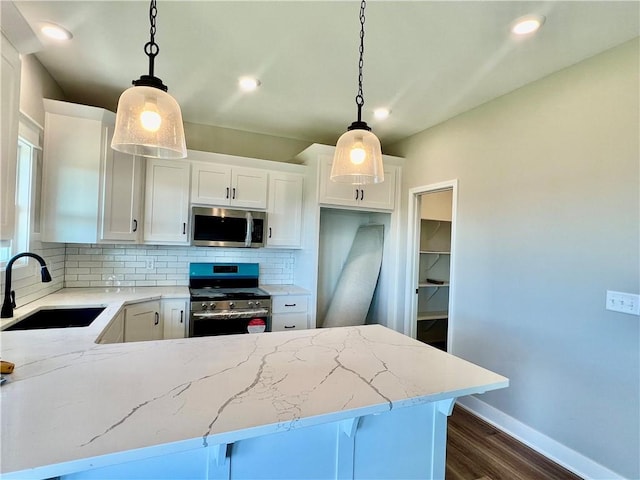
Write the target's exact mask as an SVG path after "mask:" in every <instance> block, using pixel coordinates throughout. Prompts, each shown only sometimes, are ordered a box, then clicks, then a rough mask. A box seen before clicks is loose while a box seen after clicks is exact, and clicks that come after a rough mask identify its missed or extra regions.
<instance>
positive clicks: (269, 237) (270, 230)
mask: <svg viewBox="0 0 640 480" xmlns="http://www.w3.org/2000/svg"><path fill="white" fill-rule="evenodd" d="M269 238H271V227H269Z"/></svg>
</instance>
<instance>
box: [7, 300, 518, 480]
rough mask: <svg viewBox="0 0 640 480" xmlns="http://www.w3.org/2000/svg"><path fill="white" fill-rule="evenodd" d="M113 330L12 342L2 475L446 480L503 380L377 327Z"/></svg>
mask: <svg viewBox="0 0 640 480" xmlns="http://www.w3.org/2000/svg"><path fill="white" fill-rule="evenodd" d="M133 297H135V295H133V294H132V296H127V297H126V298H127V299H131V298H133ZM87 298H88V297H87ZM104 298H105V297H103V299H104ZM87 301H88V300H87ZM122 301H123V300H122V299H120V300H118V301H116V302H114V305H115V304H117V303H118V302H120V304H122ZM86 303H87V302H85V304H86ZM110 308H111V310H110ZM109 311H111V313H109ZM105 312H106V313H103V314H102V315H106V316H108V315H109V314H111V315H115V313H116V312H117V308H115V307H114V306H111V307H108V308H107V310H105ZM101 317H102V316H101ZM99 318H100V317H99ZM96 321H98V320H96ZM100 322H102V323H100ZM105 322H107V323H108V319H107V318H106V317H104V318H102V319H100V321H99V323H98V324H97V325H98V326H94V325H93V324H92V325H91V326H89V327H82V328H66V329H51V330H40V331H11V332H3V333H2V358H3V359H7V360H12V361H14V362H15V363H16V369H15V372H14V373H13V374H12V376H13V377H12V379H11V381H9V382H7V383H6V384H5V385H3V386H2V388H1V394H2V405H1V413H2V457H1V460H2V463H1V472H2V478H4V479H13V478H21V479H22V478H49V477H53V476H62V478H69V479H71V478H96V479H97V478H100V479H104V478H202V479H205V478H216V479H217V478H220V479H228V478H234V479H235V478H245V479H256V478H297V479H301V478H393V479H396V478H443V477H444V462H445V445H446V422H447V416H448V415H449V414H450V413H451V409H452V407H453V402H454V400H455V398H456V397H459V396H464V395H469V394H474V393H482V392H485V391H488V390H493V389H498V388H504V387H506V386H507V385H508V380H507V379H506V378H504V377H502V376H500V375H497V374H495V373H492V372H490V371H488V370H485V369H483V368H481V367H478V366H476V365H473V364H471V363H469V362H466V361H464V360H462V359H459V358H456V357H454V356H452V355H449V354H446V353H444V352H441V351H439V350H436V349H434V348H432V347H429V346H427V345H424V344H421V343H419V342H417V341H416V340H413V339H411V338H408V337H406V336H404V335H401V334H399V333H397V332H395V331H392V330H390V329H387V328H385V327H382V326H380V325H367V326H359V327H342V328H332V329H316V330H302V331H296V332H275V333H263V334H255V335H232V336H224V337H203V338H188V339H177V340H161V341H150V342H137V343H122V344H104V345H101V344H96V343H95V340H96V339H97V338H98V336H99V333H100V332H97V329H98V328H99V326H100V325H101V326H102V327H105V326H106V323H105ZM94 323H95V322H94Z"/></svg>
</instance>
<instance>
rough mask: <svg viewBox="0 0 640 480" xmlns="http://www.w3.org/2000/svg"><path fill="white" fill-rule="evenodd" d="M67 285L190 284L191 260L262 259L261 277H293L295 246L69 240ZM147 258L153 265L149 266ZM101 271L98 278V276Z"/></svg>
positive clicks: (290, 280) (280, 280)
mask: <svg viewBox="0 0 640 480" xmlns="http://www.w3.org/2000/svg"><path fill="white" fill-rule="evenodd" d="M64 258H65V260H64V266H65V285H66V286H68V287H72V286H73V287H81V286H85V287H88V286H112V285H120V286H130V285H135V286H167V285H168V286H174V285H185V286H186V285H188V284H189V263H192V262H252V263H259V264H260V281H261V282H262V283H271V284H286V283H293V269H294V265H295V261H294V251H292V250H273V249H266V248H262V249H239V248H206V247H184V246H175V247H174V246H160V245H127V246H126V247H125V246H119V245H107V244H104V245H71V244H69V245H67V246H66V255H65V257H64ZM147 260H153V263H154V268H151V269H147V268H146V267H147ZM96 277H99V278H96Z"/></svg>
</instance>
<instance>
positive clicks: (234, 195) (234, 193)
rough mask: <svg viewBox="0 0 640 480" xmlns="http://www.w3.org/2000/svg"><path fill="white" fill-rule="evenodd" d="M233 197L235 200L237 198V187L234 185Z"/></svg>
mask: <svg viewBox="0 0 640 480" xmlns="http://www.w3.org/2000/svg"><path fill="white" fill-rule="evenodd" d="M231 198H232V199H233V200H235V199H236V188H235V187H233V194H232V195H231Z"/></svg>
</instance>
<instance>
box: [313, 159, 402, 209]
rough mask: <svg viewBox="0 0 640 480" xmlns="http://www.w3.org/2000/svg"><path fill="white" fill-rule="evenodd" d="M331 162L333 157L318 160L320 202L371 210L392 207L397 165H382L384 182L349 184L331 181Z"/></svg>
mask: <svg viewBox="0 0 640 480" xmlns="http://www.w3.org/2000/svg"><path fill="white" fill-rule="evenodd" d="M332 162H333V159H332V158H329V157H323V158H322V159H321V160H320V193H319V202H320V203H321V204H324V205H340V206H344V207H358V208H367V209H372V210H393V209H394V207H395V196H396V172H397V170H398V167H397V166H395V165H385V166H384V182H382V183H374V184H368V185H350V184H348V183H339V182H332V181H331V179H330V178H329V177H330V175H331V164H332Z"/></svg>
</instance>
